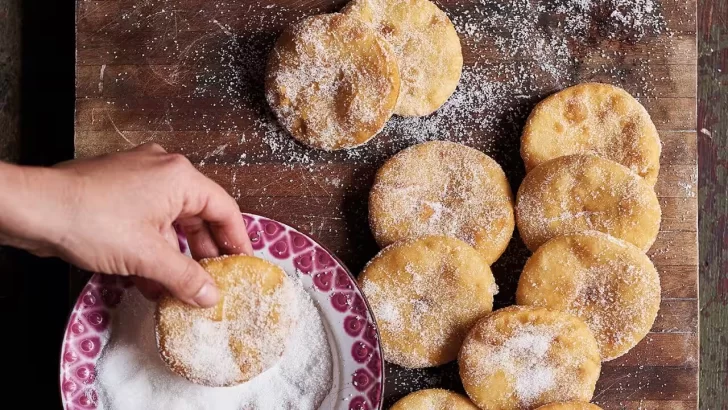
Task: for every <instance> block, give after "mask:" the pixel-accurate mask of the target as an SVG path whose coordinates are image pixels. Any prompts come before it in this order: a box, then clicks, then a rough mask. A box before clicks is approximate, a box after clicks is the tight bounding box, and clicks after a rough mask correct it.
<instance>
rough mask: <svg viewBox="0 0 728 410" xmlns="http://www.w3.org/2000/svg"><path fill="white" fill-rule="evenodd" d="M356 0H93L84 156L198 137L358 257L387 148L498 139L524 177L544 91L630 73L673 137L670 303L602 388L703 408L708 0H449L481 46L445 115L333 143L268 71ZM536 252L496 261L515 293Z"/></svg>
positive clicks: (294, 217)
mask: <svg viewBox="0 0 728 410" xmlns="http://www.w3.org/2000/svg"><path fill="white" fill-rule="evenodd" d="M343 4H345V2H344V1H323V0H275V1H273V0H271V1H267V2H266V1H261V2H250V1H243V0H239V1H232V0H223V1H205V0H97V1H91V0H77V65H76V74H77V75H76V135H75V138H76V155H77V156H78V157H86V156H91V155H97V154H102V153H107V152H114V151H118V150H123V149H128V148H131V147H133V146H135V145H138V144H141V143H144V142H151V141H153V142H157V143H159V144H161V145H162V146H164V147H165V148H166V149H167V150H168V151H173V152H181V153H183V154H186V155H187V156H188V157H189V158H190V160H191V161H192V162H193V163H195V164H196V165H197V166H198V168H199V169H200V170H201V171H202V172H204V173H205V174H207V175H208V176H210V177H211V178H212V179H214V180H215V181H217V182H218V183H220V184H221V185H222V186H223V187H225V188H226V189H227V190H228V191H229V192H230V193H231V194H233V195H234V196H235V197H236V198H237V200H238V202H239V204H240V206H241V209H243V210H245V211H248V212H253V213H259V214H262V215H266V216H268V217H271V218H274V219H277V220H280V221H282V222H285V223H287V224H290V225H292V226H296V227H298V228H299V229H301V230H303V231H305V232H307V233H308V234H310V235H312V236H313V237H314V238H316V239H318V240H319V241H320V242H322V243H323V244H324V245H326V246H327V247H328V248H329V249H331V250H332V251H333V252H335V253H336V254H337V255H338V256H339V257H340V258H341V259H342V260H343V261H344V262H345V263H346V264H347V265H348V266H349V268H350V269H351V270H352V272H355V273H356V272H358V271H359V270H360V269H361V268H362V266H363V265H364V264H365V263H366V261H367V260H368V259H369V258H371V257H372V256H373V255H374V254H375V253H376V251H377V248H376V245H375V243H374V241H373V239H372V237H371V234H370V232H369V230H368V226H367V210H366V204H367V194H368V190H369V187H370V185H371V178H372V176H373V174H374V172H375V170H376V169H377V167H378V166H379V165H381V163H382V161H383V160H384V159H386V158H388V157H389V156H391V155H392V154H393V153H395V152H397V151H398V150H400V149H402V148H404V147H406V146H408V145H412V144H414V143H416V142H421V141H424V140H427V139H434V138H447V139H452V140H455V141H459V142H463V143H465V144H467V145H471V146H474V147H476V148H479V149H481V150H483V151H484V152H486V153H488V154H489V155H491V156H493V158H495V159H496V160H497V161H498V162H499V163H500V164H501V165H502V166H503V167H504V169H505V171H506V173H507V175H508V177H509V179H510V181H511V183H512V186H513V188H514V191H515V190H516V189H517V187H518V185H519V183H520V181H521V179H522V177H523V164H522V163H521V161H520V158H519V157H518V138H519V132H520V129H521V127H522V125H523V122H524V120H525V117H526V115H527V114H528V112H529V110H530V109H531V108H532V107H533V105H534V104H535V103H536V102H538V101H539V100H540V99H541V98H543V97H544V96H546V95H548V94H549V93H551V92H553V91H555V90H558V89H560V88H563V87H565V86H568V85H572V84H575V83H578V82H581V81H588V80H594V81H603V82H610V83H614V84H617V85H620V86H622V87H624V88H626V89H627V90H628V91H630V92H631V93H633V94H634V95H635V96H637V97H638V98H639V99H640V100H641V101H642V102H643V104H644V105H645V106H646V107H647V109H648V111H649V112H650V113H651V115H652V118H653V120H654V122H655V124H656V125H657V128H658V129H659V131H660V135H661V138H662V142H663V155H662V169H661V173H660V179H659V182H658V183H657V186H656V190H657V193H658V196H659V198H660V202H661V204H662V210H663V221H662V229H661V232H660V235H659V237H658V240H657V242H656V243H655V245H654V246H653V248H652V250H651V251H650V252H649V255H650V257H651V258H652V260H653V261H654V262H655V265H656V266H657V268H658V270H659V271H660V274H661V279H662V298H663V302H662V307H661V309H660V313H659V316H658V318H657V320H656V322H655V325H654V327H653V329H652V332H651V333H650V334H649V335H648V337H647V338H646V339H645V340H644V341H642V343H640V344H639V345H638V346H637V347H636V348H635V349H633V350H632V351H631V352H630V353H629V354H627V355H626V356H624V357H621V358H619V359H617V360H614V361H612V362H608V363H605V364H604V366H603V369H602V376H601V379H600V380H599V384H598V386H597V392H596V394H595V402H597V403H599V404H601V405H602V406H603V407H604V408H607V409H622V408H626V409H637V408H640V409H667V408H669V409H686V408H696V407H697V399H698V398H697V391H698V385H697V383H698V357H699V355H698V348H699V339H698V327H697V326H698V316H697V315H698V301H697V297H698V293H697V275H698V267H697V265H698V260H697V149H696V132H695V124H696V27H695V14H696V5H695V0H688V1H685V0H630V1H626V0H599V1H597V0H581V1H577V0H561V1H558V0H530V1H529V0H519V1H512V2H511V1H506V0H500V1H499V0H479V1H455V0H442V1H440V2H439V4H440V6H441V7H442V8H443V9H444V10H446V11H447V13H448V15H449V16H450V17H451V18H452V19H453V21H454V23H455V25H456V27H457V29H458V31H459V33H460V36H461V40H462V45H463V54H464V58H465V69H464V74H463V79H462V81H461V85H460V88H459V90H458V92H457V93H456V95H455V96H454V97H453V98H452V99H451V101H450V102H449V103H448V105H447V106H446V107H444V108H443V109H442V110H441V111H440V112H439V113H438V114H435V115H434V116H433V117H431V118H427V119H420V120H404V119H401V118H395V119H393V120H392V121H391V123H390V125H389V126H388V127H387V128H386V129H385V131H384V132H383V133H382V134H381V135H380V136H378V137H377V138H376V140H374V141H373V142H372V143H370V144H368V145H367V146H366V147H364V148H362V149H358V150H356V151H354V152H351V153H338V154H325V153H320V152H314V151H311V150H308V149H306V148H303V147H301V146H298V145H296V144H295V143H293V142H292V141H291V140H290V138H288V137H287V136H286V135H285V134H284V133H282V132H281V131H280V130H278V129H276V125H275V121H274V120H272V119H271V117H270V114H269V112H268V110H267V108H266V106H265V103H264V101H263V99H262V81H261V78H262V73H263V70H264V67H265V61H266V56H267V53H268V51H269V50H270V48H271V47H272V44H273V42H274V41H275V38H276V36H277V35H278V34H279V33H280V31H281V30H282V29H283V28H284V27H285V26H286V25H287V24H289V23H290V22H292V21H296V20H299V19H300V18H302V17H303V16H305V15H310V14H316V13H321V12H333V11H336V10H339V9H340V8H341V6H342V5H343ZM527 257H528V252H527V251H526V250H525V249H524V247H523V245H522V244H521V243H520V240H519V239H517V238H516V239H514V240H513V242H512V244H511V246H510V247H509V249H508V251H507V252H506V255H504V257H503V258H501V260H500V261H498V262H497V263H496V264H495V265H494V272H495V274H496V278H497V281H498V283H499V285H500V287H501V292H500V294H499V295H498V297H497V304H498V306H504V305H508V304H510V303H512V300H513V293H514V285H515V283H516V281H517V278H518V274H519V272H520V269H521V268H522V266H523V264H524V262H525V260H526V258H527ZM456 369H457V367H456V364H451V365H447V366H444V367H443V368H439V369H430V370H423V371H407V370H403V369H399V368H396V367H394V366H389V367H388V370H387V385H386V389H385V396H386V398H387V399H386V403H388V404H389V403H392V402H393V401H394V400H396V399H397V398H399V397H401V396H402V395H404V394H406V393H408V392H410V391H413V390H418V389H421V388H426V387H432V386H444V387H448V388H452V389H456V390H460V389H461V387H460V385H459V381H458V378H457V372H456Z"/></svg>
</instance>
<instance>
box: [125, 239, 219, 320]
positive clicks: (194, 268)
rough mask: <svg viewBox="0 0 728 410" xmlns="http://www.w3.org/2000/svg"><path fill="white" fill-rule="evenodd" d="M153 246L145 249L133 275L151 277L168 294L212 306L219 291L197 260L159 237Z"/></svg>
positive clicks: (194, 304)
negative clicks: (147, 250) (146, 250)
mask: <svg viewBox="0 0 728 410" xmlns="http://www.w3.org/2000/svg"><path fill="white" fill-rule="evenodd" d="M147 249H149V250H151V249H154V251H152V252H145V253H144V255H140V256H142V259H141V260H140V261H139V264H138V269H137V271H136V272H132V273H133V274H135V275H138V276H141V277H144V278H147V279H152V280H154V281H156V282H159V283H160V284H162V286H164V287H165V288H166V289H167V290H168V291H169V293H171V294H172V296H174V297H176V298H177V299H179V300H181V301H183V302H186V303H188V304H190V305H193V306H198V307H212V306H215V304H216V303H217V302H218V300H219V299H220V292H219V291H218V289H217V287H216V286H215V281H214V280H213V279H212V277H211V276H210V274H208V273H207V272H206V271H205V270H204V269H203V268H202V266H200V264H199V263H197V262H196V261H195V260H194V259H192V258H189V257H187V256H185V255H183V254H182V253H180V252H179V250H176V249H173V248H172V247H171V246H170V245H169V244H168V243H166V242H165V241H163V240H161V239H160V241H159V243H157V244H156V246H153V247H148V248H147Z"/></svg>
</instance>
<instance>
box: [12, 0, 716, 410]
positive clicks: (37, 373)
mask: <svg viewBox="0 0 728 410" xmlns="http://www.w3.org/2000/svg"><path fill="white" fill-rule="evenodd" d="M14 1H18V0H0V27H2V26H3V25H4V24H3V19H8V21H10V19H17V13H18V10H19V8H18V7H15V8H13V7H9V6H8V7H5V6H6V5H10V4H11V2H12V4H14V5H17V3H16V2H14ZM32 3H33V2H32V1H26V2H25V3H24V4H27V5H28V9H30V8H31V7H32ZM3 12H4V13H3ZM25 13H26V20H25V22H24V23H23V30H28V31H30V30H32V33H43V34H45V36H44V40H43V41H41V40H40V36H38V40H35V42H34V41H33V40H32V39H26V40H24V41H25V42H26V46H27V45H31V46H35V47H37V50H39V51H33V50H34V49H33V48H28V47H25V50H26V52H25V55H24V56H23V57H24V59H23V60H24V64H23V71H24V76H25V78H26V79H25V80H24V83H23V84H22V90H23V96H24V100H25V101H24V102H22V108H23V110H22V112H23V118H24V120H23V122H22V123H21V126H20V127H19V128H20V130H21V133H20V138H14V137H13V136H17V135H18V133H16V132H14V130H17V129H18V126H17V122H13V121H12V116H16V115H17V114H14V113H17V112H18V110H19V107H20V104H21V103H20V102H19V101H18V100H17V98H9V99H8V100H5V101H9V103H5V104H2V102H3V98H2V97H4V96H6V95H8V94H6V91H7V90H10V94H12V91H13V90H17V89H18V88H17V85H16V84H17V80H13V81H9V82H8V83H7V84H8V85H6V83H3V82H2V81H0V91H1V92H0V109H1V110H2V112H3V114H7V113H9V114H10V115H9V118H11V120H10V124H11V125H12V124H16V128H13V127H12V126H10V127H8V128H9V129H8V130H0V134H3V133H5V134H7V135H11V138H10V139H7V141H17V140H19V143H14V144H7V143H5V144H3V142H7V141H6V140H3V139H0V146H15V147H17V146H18V145H20V147H21V148H23V149H21V154H22V153H23V152H25V154H23V155H19V156H20V157H21V160H22V161H24V162H28V163H36V164H43V163H46V164H47V163H51V162H54V161H56V160H60V159H63V158H62V157H64V156H68V144H69V142H70V133H69V124H71V126H72V122H70V117H69V115H68V113H69V110H72V98H73V91H72V90H73V88H72V84H73V83H72V82H71V81H70V80H69V78H68V71H69V70H64V69H62V68H61V69H60V70H61V71H60V72H58V61H59V60H58V59H59V58H60V59H61V61H64V64H68V63H69V60H70V64H73V60H72V56H73V54H72V47H71V49H70V50H69V48H68V34H67V33H68V25H67V24H66V25H63V24H61V23H59V22H58V20H59V18H60V16H63V18H64V19H65V18H68V16H69V14H70V15H71V16H72V10H71V12H70V13H69V9H68V8H67V7H66V8H64V7H63V6H61V5H46V8H45V10H43V11H42V12H38V11H36V12H35V13H33V12H30V13H28V11H27V10H26V12H25ZM727 16H728V1H726V0H720V1H707V0H706V1H702V2H701V3H700V8H699V19H698V22H699V29H700V30H699V33H700V34H699V50H700V60H699V66H700V88H699V91H700V92H699V99H700V103H699V120H698V121H699V123H698V124H699V125H698V127H697V129H698V130H700V132H699V135H698V140H699V152H700V174H699V185H700V192H699V200H700V240H701V248H700V261H701V271H700V274H701V275H700V279H701V281H700V285H701V319H702V321H701V336H702V339H701V346H702V356H701V360H702V368H701V376H702V379H701V391H700V400H701V408H706V409H726V408H728V394H727V393H726V390H728V375H727V372H728V369H727V367H728V346H727V343H726V337H727V336H726V333H725V332H726V330H728V329H726V326H727V325H728V316H727V315H728V314H727V313H726V311H727V310H728V307H727V305H728V262H726V254H727V253H728V251H726V250H725V248H726V247H728V238H726V218H727V216H726V214H727V213H728V205H727V203H726V201H727V200H726V190H727V189H728V176H727V173H728V169H727V168H728V147H727V146H728V143H727V142H726V139H728V118H727V117H728V115H726V113H725V112H726V110H727V109H728V101H727V100H726V98H727V97H726V95H727V94H728V93H727V92H726V87H727V84H726V81H727V77H726V76H727V75H728V74H727V72H726V70H728V67H726V65H727V61H728V44H727V42H728V41H727V40H726V39H727V38H728V32H727V30H728V22H726V19H727ZM71 19H72V17H71ZM14 21H16V20H14ZM59 27H64V28H65V30H66V31H61V32H65V33H66V36H65V37H64V36H63V35H59V34H58V33H59V32H58V28H59ZM0 32H2V30H0ZM71 32H72V27H71ZM9 37H10V38H9V39H8V37H5V38H4V39H7V40H6V41H13V40H12V38H13V37H12V36H9ZM64 39H65V40H64ZM2 41H3V39H0V57H2V55H3V54H2V51H4V49H3V47H2V44H3V43H2ZM15 41H17V38H16V39H15ZM55 46H57V47H55ZM64 47H65V48H64ZM40 50H43V51H42V52H41V51H40ZM15 52H16V53H17V49H15ZM42 53H48V54H46V55H44V54H42ZM64 56H65V57H64ZM69 56H70V58H69ZM1 61H2V60H0V62H1ZM17 61H18V57H17V56H15V57H11V58H10V64H9V65H8V66H9V67H10V69H11V70H12V69H13V67H17ZM6 67H7V66H5V65H0V71H1V70H7V68H6ZM721 70H722V71H721ZM2 78H3V77H2V76H0V79H2ZM9 78H11V79H14V77H12V76H9ZM38 84H43V85H45V86H46V87H47V89H46V90H51V91H53V93H52V94H51V95H50V100H51V102H53V103H57V104H58V105H55V106H52V108H53V109H57V110H59V111H60V112H58V113H53V112H51V110H50V109H49V108H48V105H47V102H48V101H47V100H46V101H45V103H46V106H45V107H41V106H40V105H39V104H33V103H32V102H27V99H28V96H30V97H35V98H39V97H40V95H39V94H40V93H39V92H38V91H33V89H36V87H37V85H38ZM63 84H65V86H63ZM69 84H70V85H71V86H70V87H69V86H68V85H69ZM721 87H722V89H721ZM69 89H70V93H69ZM721 91H722V93H721ZM64 96H65V97H64ZM11 97H12V95H11ZM11 115H12V116H11ZM33 115H35V117H34V118H33V117H31V116H33ZM40 115H46V116H45V117H44V118H43V119H44V121H43V122H44V123H39V121H38V116H40ZM0 124H2V122H0ZM54 129H57V130H61V131H62V132H61V134H62V135H61V136H58V135H53V136H49V134H52V133H53V132H54ZM63 131H64V132H63ZM39 134H45V135H39ZM64 135H65V136H64ZM59 141H65V145H64V144H63V143H61V142H59ZM39 142H40V143H44V144H45V146H44V145H40V146H39V145H38V143H39ZM64 146H65V148H63V147H64ZM48 147H53V149H51V150H48ZM59 147H61V148H60V149H55V148H59ZM8 151H11V152H16V153H15V154H12V153H11V155H14V156H15V158H17V156H18V154H17V149H15V150H13V149H10V150H8ZM48 151H54V153H51V154H49V153H48ZM0 152H2V149H0ZM11 158H12V156H11ZM6 259H10V262H9V263H8V262H6V263H8V265H7V266H10V267H11V268H7V269H5V268H4V269H3V271H4V272H12V273H13V274H15V275H26V277H27V278H28V279H27V280H25V277H24V280H11V281H7V280H6V281H0V285H2V288H0V297H2V298H0V303H2V308H3V310H4V311H8V310H10V311H11V312H12V311H15V309H17V308H18V307H20V310H18V311H19V312H23V315H24V316H23V317H25V318H31V317H33V318H37V317H45V318H46V319H44V321H46V322H48V323H47V326H43V327H37V326H31V325H29V324H28V323H27V321H25V322H24V323H25V326H23V327H22V328H23V329H24V330H26V334H27V339H28V340H30V341H32V342H34V343H35V342H36V341H37V342H38V345H39V346H45V348H44V350H43V349H42V350H36V353H35V354H34V355H31V356H29V357H30V359H27V360H30V361H31V363H33V366H30V367H32V368H33V373H32V375H31V377H32V380H37V384H38V386H39V387H41V386H42V387H43V389H44V390H48V391H49V392H51V391H52V392H54V393H55V391H56V390H57V386H56V383H57V380H56V373H55V372H56V371H57V369H56V363H55V362H56V360H55V359H56V358H55V356H56V355H57V353H56V352H55V348H54V347H51V346H55V345H57V344H58V340H60V333H59V329H62V327H63V317H64V316H65V313H64V312H65V311H66V310H65V306H63V308H62V306H61V305H62V304H63V303H65V302H60V301H59V297H58V295H59V293H60V292H59V289H61V288H62V285H61V283H60V282H59V281H58V280H57V278H60V276H52V275H53V273H51V272H50V270H58V269H59V267H62V265H61V264H55V263H52V262H51V263H50V264H48V262H46V261H37V260H35V259H32V258H27V257H26V256H24V255H18V254H17V253H15V252H10V258H6ZM1 260H2V258H1V257H0V261H1ZM18 260H19V261H20V262H18ZM13 261H15V262H13ZM41 269H42V270H48V272H42V274H43V275H50V278H52V279H50V280H49V281H48V282H45V283H42V282H41V283H39V281H37V280H34V279H35V278H36V277H37V275H38V274H39V272H41ZM6 285H7V286H6ZM63 296H64V297H63V298H62V299H65V295H63ZM71 297H73V295H71ZM38 352H40V353H38ZM44 352H48V353H47V354H45V353H44ZM45 396H49V397H48V399H49V400H51V401H49V403H57V401H53V400H54V399H55V397H52V394H47V395H45ZM47 408H53V407H51V406H48V407H47Z"/></svg>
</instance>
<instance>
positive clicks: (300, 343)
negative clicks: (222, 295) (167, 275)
mask: <svg viewBox="0 0 728 410" xmlns="http://www.w3.org/2000/svg"><path fill="white" fill-rule="evenodd" d="M296 294H297V300H295V301H293V303H297V305H298V306H297V309H296V312H297V314H296V320H297V325H296V327H295V329H294V331H293V334H292V335H291V337H290V339H289V341H288V345H287V348H286V351H285V353H284V355H283V357H282V358H281V359H280V361H279V362H278V363H277V364H276V365H275V366H273V367H272V368H271V369H269V370H268V371H266V372H264V373H263V374H261V375H259V376H258V377H256V378H254V379H253V380H251V381H249V382H247V383H244V384H242V385H239V386H235V387H222V388H212V387H205V386H201V385H196V384H193V383H191V382H189V381H187V380H186V379H184V378H182V377H180V376H177V375H176V374H174V373H172V371H170V370H169V369H168V368H167V367H166V365H165V364H164V363H163V362H162V360H161V358H160V357H159V353H158V351H157V346H156V342H155V339H154V310H155V305H154V303H152V302H149V301H147V300H145V299H144V298H143V297H142V296H141V294H140V293H139V292H138V291H137V290H136V289H131V290H129V292H128V293H127V294H126V295H125V296H124V298H123V300H122V303H121V304H120V305H119V308H118V309H117V310H116V312H115V313H114V322H113V326H112V334H111V337H110V341H109V343H108V345H107V346H106V347H105V348H104V351H103V352H102V357H101V359H100V360H99V362H98V365H97V378H96V382H95V383H96V385H97V390H98V391H99V402H100V404H99V409H102V410H141V409H145V410H146V409H175V410H188V409H189V410H193V409H194V410H205V409H210V410H213V409H214V410H278V409H293V408H295V409H302V410H303V409H310V410H314V409H317V408H318V406H319V404H320V403H321V402H322V401H323V399H324V397H325V396H326V395H327V394H328V392H329V390H330V389H331V385H332V356H331V349H330V347H329V344H328V340H327V337H326V332H325V330H324V326H323V323H322V322H321V318H320V316H319V312H318V310H317V308H316V306H315V305H314V304H313V301H312V300H311V298H310V297H309V296H308V295H307V294H306V293H305V292H304V291H303V289H300V288H299V287H298V286H297V292H296ZM195 326H197V324H195ZM200 326H202V328H195V331H194V332H193V333H195V334H198V335H206V336H207V337H209V339H210V340H209V342H208V344H207V346H208V347H209V350H208V349H201V350H200V351H199V354H200V356H201V357H203V359H201V360H204V357H206V356H210V355H212V356H215V355H218V356H219V355H220V354H221V353H220V349H222V350H225V348H224V347H221V344H219V343H218V345H217V347H216V346H215V343H214V342H215V341H216V340H217V341H219V340H222V339H223V338H218V337H217V336H215V332H216V331H217V330H216V329H213V328H209V323H200ZM223 344H224V343H223ZM203 346H204V344H203ZM219 370H220V371H222V372H224V371H226V370H225V369H224V368H221V369H219Z"/></svg>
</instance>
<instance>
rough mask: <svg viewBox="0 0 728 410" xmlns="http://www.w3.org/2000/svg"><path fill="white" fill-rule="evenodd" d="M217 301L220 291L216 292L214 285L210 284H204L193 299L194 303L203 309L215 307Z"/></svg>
mask: <svg viewBox="0 0 728 410" xmlns="http://www.w3.org/2000/svg"><path fill="white" fill-rule="evenodd" d="M219 299H220V291H218V290H217V288H216V287H215V285H213V284H212V283H210V282H206V283H205V284H204V285H202V287H201V288H200V290H199V291H197V294H196V295H195V297H194V301H195V303H197V305H199V306H200V307H203V308H205V307H212V306H215V304H216V303H217V301H218V300H219Z"/></svg>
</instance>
